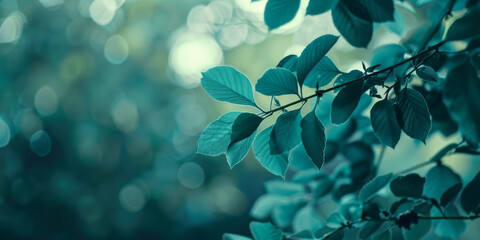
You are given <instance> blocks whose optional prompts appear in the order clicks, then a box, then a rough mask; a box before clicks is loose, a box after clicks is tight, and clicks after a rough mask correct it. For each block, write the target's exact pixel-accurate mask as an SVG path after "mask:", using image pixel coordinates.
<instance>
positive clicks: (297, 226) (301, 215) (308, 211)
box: [292, 204, 325, 233]
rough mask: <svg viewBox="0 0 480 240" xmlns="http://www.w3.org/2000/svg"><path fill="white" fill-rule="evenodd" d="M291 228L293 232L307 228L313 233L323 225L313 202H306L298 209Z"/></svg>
mask: <svg viewBox="0 0 480 240" xmlns="http://www.w3.org/2000/svg"><path fill="white" fill-rule="evenodd" d="M292 225H293V229H294V231H295V232H300V231H303V230H307V231H309V232H311V233H315V232H316V231H318V230H320V229H321V228H322V227H324V225H325V224H324V223H323V219H322V217H321V215H320V212H319V211H318V210H317V209H316V208H315V205H314V204H308V205H307V206H305V207H303V208H302V209H300V210H298V212H297V214H296V215H295V217H294V218H293V223H292Z"/></svg>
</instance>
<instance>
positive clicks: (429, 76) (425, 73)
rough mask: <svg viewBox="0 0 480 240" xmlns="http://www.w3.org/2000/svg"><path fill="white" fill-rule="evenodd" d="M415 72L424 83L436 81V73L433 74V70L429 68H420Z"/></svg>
mask: <svg viewBox="0 0 480 240" xmlns="http://www.w3.org/2000/svg"><path fill="white" fill-rule="evenodd" d="M415 72H416V73H417V75H418V77H420V78H421V79H423V80H425V81H430V82H436V81H437V73H436V72H435V70H433V68H431V67H429V66H423V67H420V68H419V69H417V71H415Z"/></svg>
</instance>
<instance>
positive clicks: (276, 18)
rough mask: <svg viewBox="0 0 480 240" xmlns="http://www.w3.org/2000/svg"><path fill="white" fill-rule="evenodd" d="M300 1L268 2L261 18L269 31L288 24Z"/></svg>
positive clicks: (269, 0) (281, 0) (276, 0)
mask: <svg viewBox="0 0 480 240" xmlns="http://www.w3.org/2000/svg"><path fill="white" fill-rule="evenodd" d="M298 7H300V0H268V2H267V5H266V6H265V12H264V15H263V18H264V20H265V24H267V26H268V29H269V30H273V29H275V28H278V27H280V26H282V25H284V24H285V23H288V22H290V21H291V20H292V19H293V18H294V17H295V15H296V14H297V11H298Z"/></svg>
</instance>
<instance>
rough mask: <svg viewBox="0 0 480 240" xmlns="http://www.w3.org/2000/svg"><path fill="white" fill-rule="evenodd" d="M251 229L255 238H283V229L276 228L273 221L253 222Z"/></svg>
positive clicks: (273, 239)
mask: <svg viewBox="0 0 480 240" xmlns="http://www.w3.org/2000/svg"><path fill="white" fill-rule="evenodd" d="M250 231H251V232H252V235H253V238H254V239H255V240H282V237H283V233H282V230H280V229H276V228H275V227H274V226H273V225H272V224H271V223H268V222H267V223H261V222H251V223H250Z"/></svg>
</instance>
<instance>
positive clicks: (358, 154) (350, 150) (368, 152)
mask: <svg viewBox="0 0 480 240" xmlns="http://www.w3.org/2000/svg"><path fill="white" fill-rule="evenodd" d="M342 154H343V156H345V158H346V159H348V161H350V162H352V163H354V162H368V163H371V162H373V159H374V157H375V154H374V152H373V150H372V146H370V145H368V144H366V143H365V142H363V141H355V142H350V143H348V144H347V145H345V146H344V147H343V149H342Z"/></svg>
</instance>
